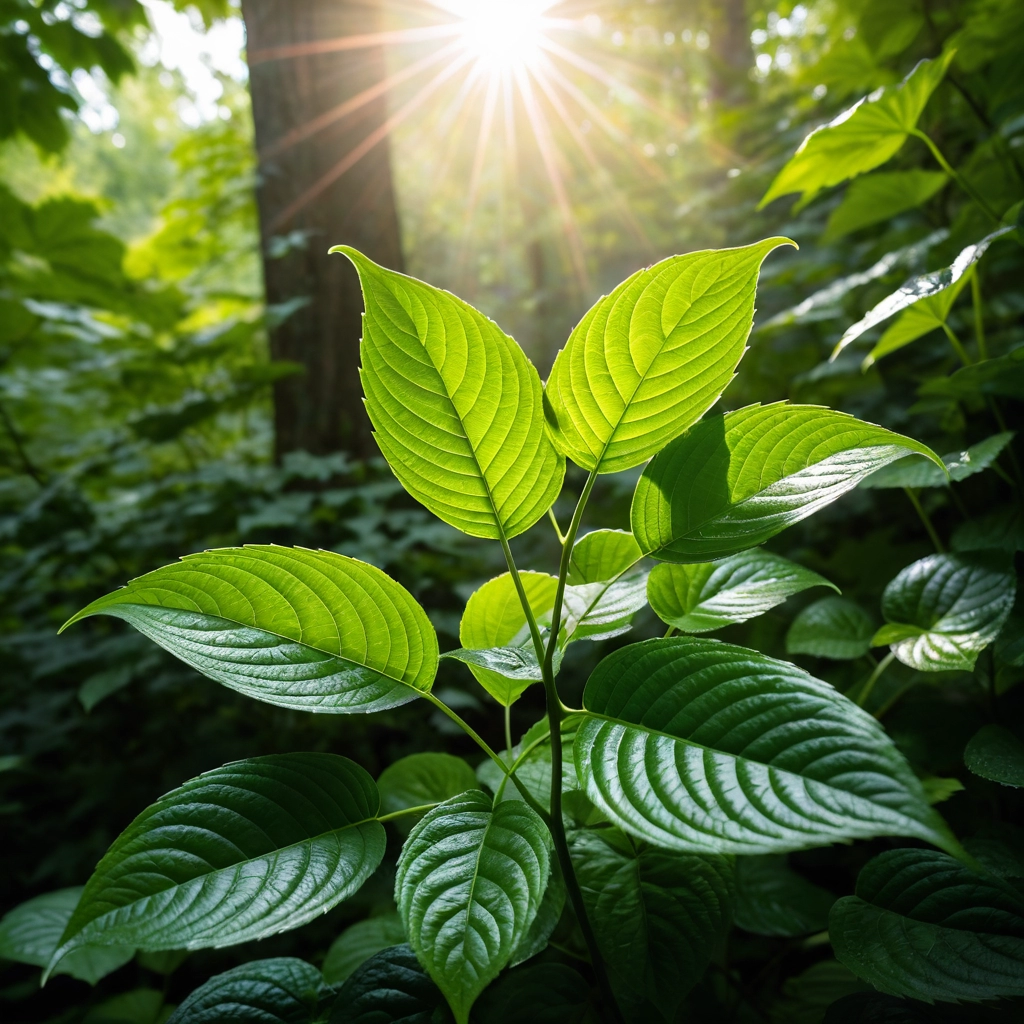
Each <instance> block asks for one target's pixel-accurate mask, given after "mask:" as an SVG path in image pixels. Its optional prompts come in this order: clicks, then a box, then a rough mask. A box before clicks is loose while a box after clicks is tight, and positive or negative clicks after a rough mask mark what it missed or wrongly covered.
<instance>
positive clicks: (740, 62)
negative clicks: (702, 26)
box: [703, 0, 754, 106]
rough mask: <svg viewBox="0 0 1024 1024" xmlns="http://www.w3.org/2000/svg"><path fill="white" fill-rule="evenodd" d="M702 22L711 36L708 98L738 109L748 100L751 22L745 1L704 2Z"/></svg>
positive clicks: (721, 0)
mask: <svg viewBox="0 0 1024 1024" xmlns="http://www.w3.org/2000/svg"><path fill="white" fill-rule="evenodd" d="M703 9H704V19H705V22H706V24H707V27H708V34H709V35H710V36H711V51H710V57H711V61H710V64H711V66H710V71H711V98H712V99H713V100H714V101H715V102H716V103H719V104H723V105H725V106H738V105H740V104H742V103H745V102H747V101H748V100H749V99H750V98H751V93H752V88H751V82H750V69H751V68H752V67H753V66H754V51H753V48H752V47H751V45H750V18H749V16H748V15H747V5H746V0H704V2H703Z"/></svg>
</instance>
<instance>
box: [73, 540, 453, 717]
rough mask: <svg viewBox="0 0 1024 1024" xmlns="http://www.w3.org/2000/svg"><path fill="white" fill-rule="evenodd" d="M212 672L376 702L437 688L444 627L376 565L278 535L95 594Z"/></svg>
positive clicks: (367, 706) (222, 677)
mask: <svg viewBox="0 0 1024 1024" xmlns="http://www.w3.org/2000/svg"><path fill="white" fill-rule="evenodd" d="M90 615H113V616H116V617H117V618H120V619H124V620H125V621H126V622H129V623H131V625H133V626H134V627H135V628H136V629H137V630H139V632H140V633H143V634H145V635H146V636H148V637H149V638H150V639H151V640H153V641H155V642H156V643H158V644H159V645H160V646H161V647H163V648H164V649H165V650H167V651H170V653H171V654H173V655H175V656H176V657H178V658H180V659H181V660H182V661H184V662H185V663H186V664H188V665H191V666H192V667H193V668H194V669H196V670H198V671H199V672H202V673H203V674H204V675H206V676H209V677H210V678H211V679H214V680H216V681H217V682H218V683H222V684H223V685H224V686H228V687H230V688H231V689H232V690H238V691H239V693H244V694H245V695H246V696H248V697H254V698H255V699H256V700H262V701H266V702H267V703H268V704H276V705H278V706H279V707H285V708H294V709H296V710H299V711H319V712H326V713H330V714H349V713H353V712H370V711H380V710H383V709H385V708H393V707H398V706H399V705H401V704H406V703H408V702H409V701H411V700H413V699H415V697H416V695H417V691H426V690H429V689H430V687H431V685H432V684H433V682H434V676H435V674H436V672H437V634H436V633H435V632H434V627H433V626H432V625H431V624H430V620H429V619H428V618H427V615H426V612H424V611H423V609H422V608H421V607H420V606H419V604H417V603H416V601H415V600H414V599H413V597H412V595H411V594H409V592H408V591H407V590H406V589H405V588H404V587H402V586H400V585H399V584H398V583H396V582H395V581H394V580H393V579H391V577H390V576H387V575H386V574H385V573H383V572H381V571H380V569H377V568H375V567H374V566H372V565H368V564H367V563H366V562H360V561H358V560H357V559H355V558H347V557H346V556H345V555H337V554H334V553H333V552H330V551H310V550H307V549H306V548H285V547H278V546H277V545H273V544H260V545H249V546H246V547H244V548H221V549H218V550H215V551H206V552H203V553H202V554H195V555H186V556H185V557H184V558H182V559H181V561H180V562H177V563H175V564H174V565H167V566H164V567H163V568H162V569H157V570H156V571H155V572H151V573H147V574H146V575H145V576H140V577H138V579H135V580H132V581H131V583H129V584H128V586H126V587H122V588H121V589H120V590H115V591H114V592H113V593H112V594H108V595H107V596H106V597H101V598H100V599H99V600H98V601H93V603H92V604H90V605H89V606H88V607H86V608H83V609H82V611H80V612H79V613H78V614H77V615H75V616H74V617H73V618H72V619H70V620H69V621H68V622H67V623H66V625H65V626H64V628H65V629H66V628H67V627H68V626H70V625H71V624H72V623H74V622H78V621H79V620H80V619H84V618H87V617H88V616H90Z"/></svg>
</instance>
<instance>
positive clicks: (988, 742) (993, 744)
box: [964, 725, 1024, 789]
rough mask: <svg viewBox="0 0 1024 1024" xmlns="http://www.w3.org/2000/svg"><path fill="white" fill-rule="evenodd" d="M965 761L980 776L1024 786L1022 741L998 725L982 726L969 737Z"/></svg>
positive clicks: (1011, 784)
mask: <svg viewBox="0 0 1024 1024" xmlns="http://www.w3.org/2000/svg"><path fill="white" fill-rule="evenodd" d="M964 764H965V765H967V767H968V768H969V769H970V770H971V771H972V772H974V774H975V775H980V776H981V777H982V778H983V779H990V780H991V781H992V782H998V783H1000V784H1001V785H1003V786H1013V787H1015V788H1016V789H1022V788H1024V743H1021V741H1020V740H1019V739H1017V737H1016V736H1014V734H1013V733H1012V732H1010V730H1009V729H1004V728H1003V727H1002V726H1001V725H985V726H982V727H981V728H980V729H979V730H978V731H977V732H976V733H975V734H974V735H973V736H972V737H971V741H970V742H969V743H968V744H967V748H966V749H965V750H964Z"/></svg>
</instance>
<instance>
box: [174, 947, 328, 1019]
mask: <svg viewBox="0 0 1024 1024" xmlns="http://www.w3.org/2000/svg"><path fill="white" fill-rule="evenodd" d="M333 997H334V992H333V991H332V990H331V989H330V988H329V987H328V986H327V985H325V984H324V979H323V977H322V976H321V974H320V972H319V971H318V970H317V969H316V968H315V967H314V966H313V965H312V964H307V963H306V962H305V961H304V960H297V959H295V958H294V957H275V958H273V959H270V960H254V961H252V962H251V963H247V964H242V965H241V966H240V967H233V968H231V970H229V971H225V972H224V973H223V974H216V975H214V976H213V977H212V978H210V980H209V981H207V982H206V983H205V984H203V985H200V986H199V988H197V989H196V990H195V991H194V992H193V993H192V994H191V995H190V996H189V997H188V998H187V999H185V1001H184V1002H182V1003H181V1004H180V1005H179V1006H178V1008H177V1009H176V1010H175V1011H174V1013H172V1014H171V1016H170V1018H169V1019H168V1021H167V1024H226V1022H228V1021H238V1022H242V1021H250V1022H254V1024H255V1022H259V1024H314V1022H316V1021H320V1020H323V1016H322V1013H323V1011H324V1010H325V1009H326V1006H327V1004H328V1001H330V1000H333Z"/></svg>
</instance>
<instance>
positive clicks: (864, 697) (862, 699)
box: [857, 651, 896, 707]
mask: <svg viewBox="0 0 1024 1024" xmlns="http://www.w3.org/2000/svg"><path fill="white" fill-rule="evenodd" d="M895 657H896V655H895V654H893V652H892V651H890V652H889V653H888V654H887V655H886V656H885V657H884V658H883V659H882V660H881V661H880V662H879V663H878V664H877V665H876V666H875V670H874V672H872V673H871V675H870V676H868V681H867V682H866V683H865V684H864V689H863V690H861V692H860V695H859V696H858V697H857V703H858V704H859V705H860V706H861V707H864V705H865V704H867V702H868V697H870V696H871V691H872V690H873V689H874V688H875V683H877V682H878V680H879V679H881V678H882V673H883V672H885V670H886V669H887V668H888V667H889V666H890V665H891V664H892V663H893V659H894V658H895Z"/></svg>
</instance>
